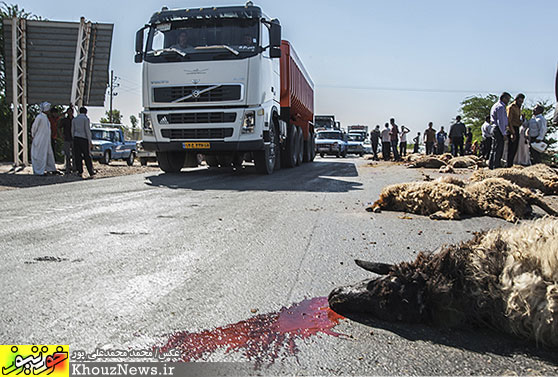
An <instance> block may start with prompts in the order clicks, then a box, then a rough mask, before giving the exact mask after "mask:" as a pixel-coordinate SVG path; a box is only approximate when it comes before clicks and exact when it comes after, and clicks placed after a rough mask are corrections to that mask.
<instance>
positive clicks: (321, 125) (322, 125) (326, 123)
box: [314, 119, 335, 128]
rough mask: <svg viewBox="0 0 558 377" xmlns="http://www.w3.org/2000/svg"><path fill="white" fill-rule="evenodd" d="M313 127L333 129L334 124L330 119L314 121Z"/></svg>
mask: <svg viewBox="0 0 558 377" xmlns="http://www.w3.org/2000/svg"><path fill="white" fill-rule="evenodd" d="M314 126H315V127H316V128H334V126H335V123H334V121H333V120H331V119H315V120H314Z"/></svg>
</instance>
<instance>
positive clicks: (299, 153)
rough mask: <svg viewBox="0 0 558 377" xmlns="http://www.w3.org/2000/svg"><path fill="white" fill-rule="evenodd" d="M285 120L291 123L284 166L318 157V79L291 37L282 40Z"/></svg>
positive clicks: (282, 156) (283, 161)
mask: <svg viewBox="0 0 558 377" xmlns="http://www.w3.org/2000/svg"><path fill="white" fill-rule="evenodd" d="M280 76H281V120H282V121H284V122H285V123H286V124H287V140H286V142H285V143H284V148H283V149H282V151H281V162H282V165H283V166H287V167H293V166H296V165H300V164H301V163H302V162H310V161H313V160H314V157H315V155H316V151H315V149H316V148H315V142H314V137H315V134H314V125H313V124H312V121H313V119H314V83H313V82H312V79H311V78H310V75H309V74H308V72H306V69H305V68H304V65H303V64H302V62H301V60H300V59H299V57H298V55H297V54H296V52H295V50H294V48H293V46H292V45H291V44H290V43H289V42H288V41H285V40H283V41H281V62H280Z"/></svg>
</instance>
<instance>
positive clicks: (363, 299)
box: [328, 260, 426, 322]
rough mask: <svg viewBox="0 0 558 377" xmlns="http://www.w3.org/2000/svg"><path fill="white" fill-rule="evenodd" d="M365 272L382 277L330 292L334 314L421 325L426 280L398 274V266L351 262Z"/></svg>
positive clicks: (424, 317) (423, 317)
mask: <svg viewBox="0 0 558 377" xmlns="http://www.w3.org/2000/svg"><path fill="white" fill-rule="evenodd" d="M355 262H356V264H357V265H359V266H360V267H362V268H364V269H365V270H368V271H371V272H374V273H377V274H380V275H383V276H381V277H379V278H376V279H368V280H365V281H362V282H360V283H357V284H353V285H348V286H344V287H339V288H336V289H334V290H333V291H332V292H331V293H330V294H329V298H328V301H329V306H330V307H331V309H333V310H334V311H336V312H339V313H342V314H343V313H344V314H350V313H363V314H371V315H372V316H374V317H376V318H379V319H381V320H385V321H402V322H425V320H426V310H425V305H424V293H425V289H426V280H425V278H424V277H423V275H422V274H420V273H418V272H417V273H414V274H408V273H400V271H399V269H398V267H396V266H393V265H388V264H384V263H373V262H364V261H359V260H355Z"/></svg>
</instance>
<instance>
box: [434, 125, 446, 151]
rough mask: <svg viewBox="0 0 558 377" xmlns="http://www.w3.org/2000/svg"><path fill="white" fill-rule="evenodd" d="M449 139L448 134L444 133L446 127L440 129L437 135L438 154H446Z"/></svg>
mask: <svg viewBox="0 0 558 377" xmlns="http://www.w3.org/2000/svg"><path fill="white" fill-rule="evenodd" d="M447 138H448V134H447V133H446V131H444V127H440V131H438V133H437V134H436V145H437V148H436V154H444V151H445V149H446V139H447Z"/></svg>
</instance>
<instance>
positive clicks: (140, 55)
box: [134, 27, 145, 63]
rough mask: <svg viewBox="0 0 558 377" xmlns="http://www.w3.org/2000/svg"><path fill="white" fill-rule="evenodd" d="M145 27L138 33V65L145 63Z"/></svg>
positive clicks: (135, 59)
mask: <svg viewBox="0 0 558 377" xmlns="http://www.w3.org/2000/svg"><path fill="white" fill-rule="evenodd" d="M144 30H145V27H143V28H141V29H139V30H138V31H137V32H136V55H135V57H134V61H135V62H136V63H141V62H142V61H143V31H144Z"/></svg>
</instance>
